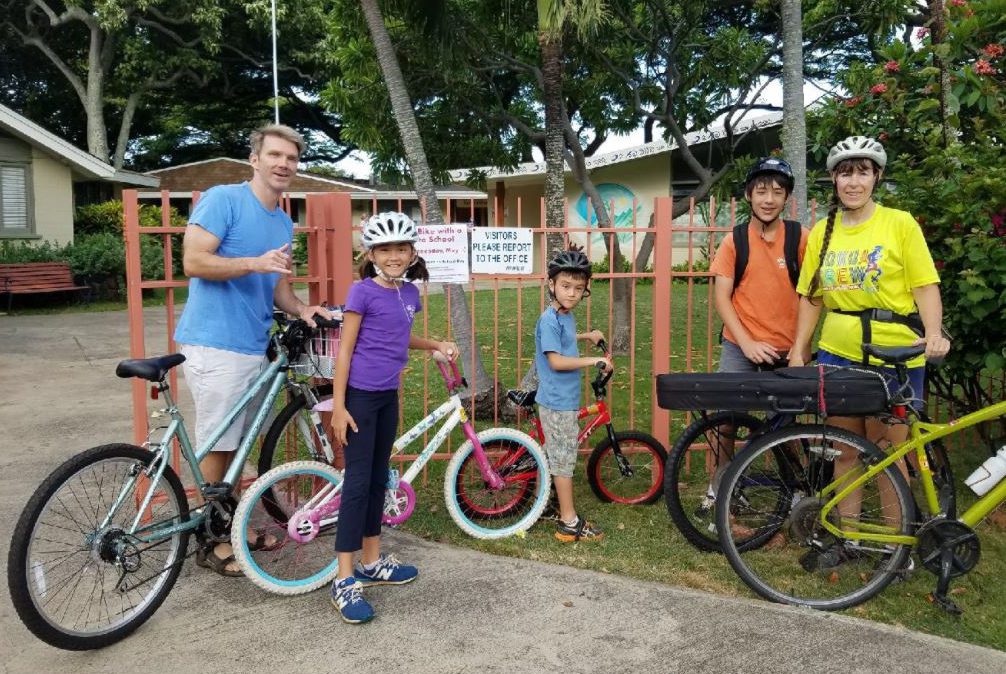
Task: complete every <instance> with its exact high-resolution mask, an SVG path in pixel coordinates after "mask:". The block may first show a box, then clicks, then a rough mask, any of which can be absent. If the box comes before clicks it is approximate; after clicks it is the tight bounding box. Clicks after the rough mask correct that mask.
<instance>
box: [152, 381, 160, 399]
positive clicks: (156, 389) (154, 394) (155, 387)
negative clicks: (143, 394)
mask: <svg viewBox="0 0 1006 674" xmlns="http://www.w3.org/2000/svg"><path fill="white" fill-rule="evenodd" d="M159 391H160V387H159V386H158V385H157V384H154V385H153V386H151V387H150V399H151V400H157V398H158V397H159V393H158V392H159Z"/></svg>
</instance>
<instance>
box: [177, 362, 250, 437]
mask: <svg viewBox="0 0 1006 674" xmlns="http://www.w3.org/2000/svg"><path fill="white" fill-rule="evenodd" d="M178 350H179V352H181V354H182V355H183V356H185V362H184V363H182V370H183V372H184V373H185V383H186V384H187V385H188V387H189V392H190V393H192V400H193V402H194V403H195V406H196V431H195V435H194V437H192V438H191V439H192V443H193V445H194V446H195V447H194V448H195V449H198V448H199V447H201V446H202V443H203V442H204V441H205V440H208V439H209V437H210V435H211V434H212V433H213V431H214V430H216V428H217V427H218V426H219V425H220V422H222V421H223V420H224V418H225V417H226V416H227V413H228V412H230V411H231V408H233V407H234V404H235V403H237V401H238V400H240V399H241V396H243V395H244V394H245V392H246V391H247V390H248V388H249V387H250V386H251V385H252V383H253V382H254V381H255V378H256V377H257V376H258V375H259V373H261V372H262V370H263V369H265V367H266V365H267V364H268V361H267V360H266V357H265V356H250V355H248V354H246V353H237V352H235V351H225V350H223V349H214V348H212V347H209V346H196V345H193V344H179V345H178ZM264 392H265V389H263V390H262V391H261V392H260V395H259V396H256V397H255V398H254V399H253V400H252V401H251V403H250V404H249V405H248V406H247V407H245V409H244V411H242V412H241V414H239V415H238V416H237V418H236V419H234V423H232V424H231V425H230V428H228V429H227V432H226V433H224V434H223V436H221V438H220V439H219V440H218V441H217V444H216V445H214V447H213V451H215V452H233V451H234V450H236V449H237V448H238V445H240V444H241V438H242V437H243V436H244V434H245V431H246V430H247V427H248V425H249V424H251V421H252V419H253V418H254V417H253V416H250V415H248V414H247V412H248V410H254V409H255V408H256V407H258V401H260V400H261V395H262V394H264Z"/></svg>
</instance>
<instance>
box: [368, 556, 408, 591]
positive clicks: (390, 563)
mask: <svg viewBox="0 0 1006 674" xmlns="http://www.w3.org/2000/svg"><path fill="white" fill-rule="evenodd" d="M418 575H419V569H417V568H416V567H414V566H409V565H408V564H402V563H401V562H399V561H398V560H397V559H395V557H394V555H381V556H380V557H378V558H377V566H376V567H374V569H373V570H372V571H366V570H365V569H364V568H363V565H362V564H361V563H360V562H357V563H356V568H355V569H354V570H353V576H354V577H355V578H356V579H357V580H358V581H360V583H362V584H363V586H364V587H367V586H369V585H405V584H406V583H411V582H412V581H414V580H415V579H416V576H418Z"/></svg>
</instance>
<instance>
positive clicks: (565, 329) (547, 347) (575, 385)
mask: <svg viewBox="0 0 1006 674" xmlns="http://www.w3.org/2000/svg"><path fill="white" fill-rule="evenodd" d="M534 351H535V353H534V364H535V368H536V369H537V370H538V381H539V382H540V383H539V385H538V394H537V395H536V396H535V400H536V401H537V402H538V404H540V405H544V406H545V407H547V408H549V409H550V410H566V411H568V410H578V409H580V371H579V370H563V371H558V370H553V369H552V366H550V365H549V364H548V356H546V355H545V354H547V353H548V352H549V351H555V352H556V353H558V354H559V355H562V356H572V357H574V358H576V357H578V356H579V355H580V351H579V349H577V346H576V319H574V318H573V314H568V313H567V314H561V313H559V312H558V311H556V310H555V309H554V308H552V307H549V308H547V309H545V311H544V313H542V315H541V316H540V317H539V318H538V323H537V324H536V325H535V327H534Z"/></svg>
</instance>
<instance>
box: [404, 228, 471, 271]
mask: <svg viewBox="0 0 1006 674" xmlns="http://www.w3.org/2000/svg"><path fill="white" fill-rule="evenodd" d="M416 252H417V253H419V256H420V257H421V258H423V259H424V260H425V261H426V268H427V269H428V270H429V272H430V280H431V281H434V282H436V283H467V282H468V226H467V225H420V226H419V242H418V243H417V244H416Z"/></svg>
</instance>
